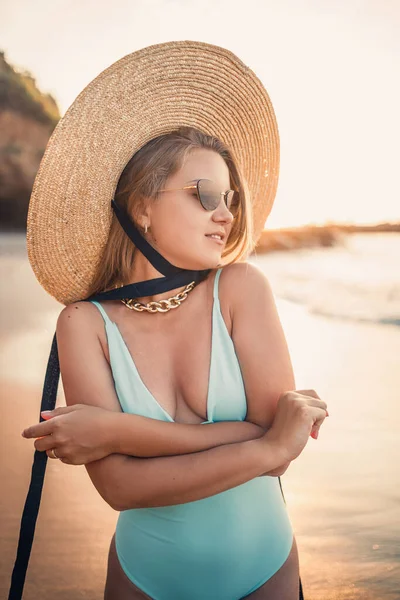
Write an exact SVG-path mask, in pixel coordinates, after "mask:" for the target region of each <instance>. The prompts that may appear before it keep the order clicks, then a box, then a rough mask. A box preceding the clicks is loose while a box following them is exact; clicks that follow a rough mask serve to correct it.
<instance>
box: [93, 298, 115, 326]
mask: <svg viewBox="0 0 400 600" xmlns="http://www.w3.org/2000/svg"><path fill="white" fill-rule="evenodd" d="M89 302H91V303H92V304H95V305H96V306H97V308H98V309H99V311H100V312H101V314H102V316H103V319H104V322H105V323H106V324H107V323H110V324H111V323H112V321H111V319H110V317H109V316H108V314H107V313H106V311H105V310H104V308H103V307H102V305H101V304H100V302H97V301H96V300H89Z"/></svg>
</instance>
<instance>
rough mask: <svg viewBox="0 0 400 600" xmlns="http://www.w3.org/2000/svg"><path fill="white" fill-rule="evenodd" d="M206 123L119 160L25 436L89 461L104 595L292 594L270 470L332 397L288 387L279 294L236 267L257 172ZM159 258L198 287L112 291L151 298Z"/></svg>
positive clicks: (285, 525)
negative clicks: (107, 528) (104, 226)
mask: <svg viewBox="0 0 400 600" xmlns="http://www.w3.org/2000/svg"><path fill="white" fill-rule="evenodd" d="M171 44H177V45H178V46H171ZM171 44H170V45H169V48H170V49H171V50H173V51H176V47H178V48H180V49H184V48H183V45H184V44H186V45H187V44H189V48H190V49H191V50H193V47H191V46H190V44H198V43H195V42H191V43H188V42H178V43H171ZM198 45H199V46H200V47H201V52H203V53H204V52H206V50H205V48H204V46H205V45H203V44H198ZM160 46H162V45H159V47H160ZM164 46H167V45H164ZM169 48H164V51H165V54H164V60H166V57H167V55H168V52H167V51H168V49H169ZM209 48H210V51H211V50H212V49H213V48H215V47H209ZM219 50H220V49H219ZM188 62H189V60H188ZM191 66H193V62H192V63H191ZM163 72H164V73H165V70H164V71H163ZM197 93H199V91H198V90H197ZM182 120H183V119H182ZM203 129H207V127H205V126H204V125H203ZM208 129H209V131H210V133H209V132H207V133H205V132H204V130H201V129H199V128H197V127H193V126H188V125H187V123H186V124H185V123H184V125H183V126H180V127H174V128H172V129H171V130H170V131H168V132H166V133H162V134H161V135H157V136H154V137H151V138H150V139H149V140H148V141H147V142H146V143H145V144H142V145H140V147H139V149H138V150H137V151H136V152H135V153H134V154H133V156H132V157H131V159H130V160H129V161H128V162H127V164H126V165H125V167H124V169H123V171H122V174H121V175H120V176H119V178H118V181H117V185H116V189H115V204H114V205H113V208H114V211H115V216H116V217H117V218H115V219H113V220H112V222H111V225H110V228H109V232H108V237H107V240H106V243H105V245H104V246H103V247H102V253H101V261H100V262H98V264H97V265H96V269H95V270H94V272H93V277H91V280H90V285H89V286H88V287H86V292H87V294H85V295H83V294H81V300H78V301H70V302H65V304H67V306H66V308H64V309H63V310H62V312H61V314H60V316H59V319H58V322H57V343H58V353H59V360H60V369H61V374H62V379H63V386H64V392H65V398H66V403H67V405H68V406H67V408H59V409H56V410H55V411H52V412H51V413H49V414H47V416H46V419H48V420H46V422H44V423H40V424H39V425H34V426H32V427H30V428H28V430H26V431H25V435H26V437H39V439H37V440H36V441H35V448H36V449H37V450H39V451H41V452H43V451H46V453H47V455H48V456H49V457H51V458H58V459H60V460H62V461H63V462H65V463H69V464H85V467H86V469H87V471H88V473H89V476H90V478H91V480H92V482H93V484H94V485H95V487H96V488H97V490H98V491H99V493H100V494H101V496H102V497H103V498H104V500H105V501H106V502H108V504H109V505H110V506H111V507H113V508H114V509H115V510H118V511H120V515H119V518H118V523H117V528H116V532H115V535H114V536H113V538H112V540H111V545H110V551H109V561H108V571H107V580H106V586H105V593H104V598H105V599H106V600H111V599H112V600H123V599H124V600H125V599H126V600H129V599H136V598H154V599H157V600H167V599H175V600H178V599H185V600H186V599H193V600H198V599H199V600H200V599H204V598H207V599H208V598H210V599H211V598H215V599H218V600H224V599H228V598H237V599H238V600H239V598H252V599H261V598H263V599H267V598H268V599H270V598H271V599H272V598H279V599H281V600H295V599H296V600H297V598H298V597H299V562H298V555H297V548H296V542H295V538H294V536H293V531H292V527H291V523H290V520H289V517H288V514H287V511H286V507H285V504H284V500H283V498H282V494H281V491H280V488H279V480H278V476H279V475H281V474H283V473H284V472H285V470H286V468H287V467H288V465H289V464H290V462H291V460H293V459H295V458H297V456H299V454H300V453H301V451H302V450H303V448H304V446H305V444H306V443H307V439H308V437H309V435H310V434H312V435H317V433H318V430H319V428H320V426H321V424H322V422H323V420H324V418H325V416H326V414H327V413H326V403H325V402H323V401H322V400H320V399H319V398H318V395H317V394H316V393H315V392H314V391H313V390H300V391H297V392H296V391H294V387H295V383H294V377H293V372H292V367H291V363H290V358H289V354H288V349H287V345H286V341H285V338H284V334H283V331H282V328H281V325H280V322H279V318H278V315H277V311H276V307H275V304H274V300H273V295H272V291H271V289H270V286H269V284H268V281H267V279H266V277H265V276H264V274H263V273H262V272H261V271H260V270H258V269H257V268H256V267H254V266H253V265H251V264H249V263H247V262H246V261H245V259H246V257H247V255H248V253H249V251H251V249H252V248H253V247H254V244H255V236H254V234H253V233H252V232H253V231H254V230H255V227H254V225H256V227H258V228H260V222H259V220H258V221H257V223H255V222H253V221H255V219H254V215H255V214H256V211H255V209H254V199H252V197H251V195H250V193H249V191H248V189H247V182H248V180H249V173H247V172H246V169H244V173H245V175H243V172H242V165H243V162H242V163H240V161H239V160H238V159H237V158H236V156H237V153H236V154H235V153H234V152H233V151H232V148H231V147H229V146H228V145H227V144H226V143H224V142H223V141H222V140H221V139H220V137H218V136H216V135H213V134H212V129H213V128H212V126H211V124H210V126H209V127H208ZM235 131H236V130H235V128H234V126H233V125H232V126H231V133H232V136H234V135H235ZM248 132H250V127H249V130H248ZM254 135H255V137H257V135H256V134H254ZM226 138H227V139H229V135H226ZM120 160H122V159H120ZM125 162H126V161H125ZM114 170H115V167H114ZM98 175H99V176H101V173H100V172H98ZM251 187H252V186H250V188H251ZM269 209H270V206H269ZM119 211H122V213H121V212H119ZM124 215H126V216H127V218H128V224H127V222H126V220H124ZM258 216H259V217H260V216H261V215H260V213H259V214H258ZM129 223H130V224H131V228H129V227H130V225H129ZM121 225H122V228H121ZM123 229H124V230H125V231H123ZM128 232H130V233H131V234H132V235H133V236H134V240H135V242H136V248H135V247H133V245H132V243H131V241H132V239H133V238H132V237H131V235H130V234H129V233H128ZM127 233H128V235H126V234H127ZM129 238H130V239H129ZM140 238H141V239H140ZM70 247H71V248H72V245H70ZM86 256H88V253H87V254H86ZM226 257H228V260H227V259H226ZM163 261H166V262H167V264H168V265H169V266H170V267H173V266H174V265H179V267H178V270H179V272H182V273H183V272H185V273H186V274H196V276H195V278H194V280H193V282H189V283H188V284H187V285H176V286H175V287H172V286H173V283H171V282H173V281H175V282H176V281H177V279H175V280H173V277H174V276H176V275H177V274H176V273H174V274H173V273H172V271H171V273H170V275H169V278H170V287H168V290H165V291H163V290H161V289H160V288H159V287H158V288H155V291H154V292H153V293H150V292H149V291H148V292H147V293H142V294H140V295H139V294H137V295H136V297H135V298H134V299H133V300H132V299H130V300H128V299H127V298H128V297H126V298H122V297H120V298H117V297H116V296H115V295H114V296H113V297H111V299H108V298H109V296H104V292H106V291H107V290H113V292H115V291H116V288H117V290H120V289H128V286H129V285H132V284H137V282H140V283H138V284H137V285H139V286H142V287H141V290H142V291H143V290H144V289H146V290H150V288H149V287H147V288H145V287H144V286H143V285H142V284H145V283H146V284H148V283H149V282H150V281H159V279H158V278H159V276H160V275H161V274H162V273H164V272H165V271H164V270H163V269H162V268H161V267H164V266H165V265H164V263H163ZM160 265H161V266H160ZM173 268H175V267H173ZM172 270H173V269H172ZM198 274H199V275H198ZM178 275H179V273H178ZM197 275H198V276H197ZM60 287H61V284H60ZM82 289H83V288H82ZM102 294H103V295H102ZM171 296H172V298H171ZM60 297H61V293H60ZM138 297H140V298H141V302H139V301H138V300H137V298H138ZM99 298H101V299H102V302H100V301H99ZM112 298H116V299H112ZM129 298H132V296H130V297H129ZM65 299H66V298H65V295H64V296H63V300H65ZM82 300H84V301H82ZM155 303H156V304H155ZM157 303H160V304H157ZM157 307H158V308H159V309H160V310H156V308H157ZM172 308H174V309H175V310H172ZM200 425H201V426H202V427H200Z"/></svg>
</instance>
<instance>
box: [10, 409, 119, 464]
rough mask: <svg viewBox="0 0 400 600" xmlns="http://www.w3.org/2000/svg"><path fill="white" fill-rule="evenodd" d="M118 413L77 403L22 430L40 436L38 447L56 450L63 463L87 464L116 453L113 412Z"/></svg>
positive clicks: (37, 442) (56, 410) (25, 433)
mask: <svg viewBox="0 0 400 600" xmlns="http://www.w3.org/2000/svg"><path fill="white" fill-rule="evenodd" d="M116 414H118V413H117V412H114V411H111V410H106V409H104V408H100V407H98V406H90V405H87V404H74V405H72V406H65V407H60V408H56V409H54V410H52V411H49V412H47V413H46V412H43V413H42V417H43V418H44V419H46V420H45V421H43V422H41V423H38V424H36V425H31V426H30V427H28V428H27V429H25V430H24V431H23V433H22V435H23V437H25V438H37V439H36V440H35V443H34V446H35V448H36V450H39V451H41V452H44V451H46V453H47V456H50V450H51V449H55V451H56V454H57V456H58V457H59V458H60V460H61V461H62V462H63V463H67V464H70V465H85V464H87V463H89V462H92V461H94V460H99V459H101V458H104V457H105V456H108V455H109V454H113V452H114V449H113V435H112V433H113V428H112V424H113V415H114V416H115V415H116Z"/></svg>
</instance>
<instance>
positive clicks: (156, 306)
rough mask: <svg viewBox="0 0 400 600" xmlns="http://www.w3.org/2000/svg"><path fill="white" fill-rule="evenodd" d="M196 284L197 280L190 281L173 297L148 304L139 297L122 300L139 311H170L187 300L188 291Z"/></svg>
mask: <svg viewBox="0 0 400 600" xmlns="http://www.w3.org/2000/svg"><path fill="white" fill-rule="evenodd" d="M195 285H196V282H195V281H192V282H191V283H188V285H187V286H186V287H185V289H184V290H183V291H182V292H179V293H178V294H176V295H175V296H172V298H167V299H165V300H159V301H152V302H148V303H147V304H143V303H142V302H139V301H138V299H137V298H125V299H123V300H121V302H122V303H123V304H125V306H127V307H128V308H129V309H130V310H137V311H138V312H143V311H144V310H145V311H147V312H151V313H155V312H162V313H164V312H168V311H169V310H171V309H172V308H178V306H180V304H181V302H183V301H184V300H186V298H187V296H188V293H189V292H190V291H191V290H192V289H193V288H194V286H195Z"/></svg>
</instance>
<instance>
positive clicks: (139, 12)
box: [0, 0, 400, 228]
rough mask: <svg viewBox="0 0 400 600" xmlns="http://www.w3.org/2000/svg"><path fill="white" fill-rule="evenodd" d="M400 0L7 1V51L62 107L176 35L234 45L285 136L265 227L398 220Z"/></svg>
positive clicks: (3, 37) (2, 12) (2, 8)
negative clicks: (118, 65) (128, 58)
mask: <svg viewBox="0 0 400 600" xmlns="http://www.w3.org/2000/svg"><path fill="white" fill-rule="evenodd" d="M399 31H400V2H398V0H279V1H278V0H258V1H255V0H246V1H245V2H243V1H242V2H239V1H238V0H202V1H201V2H199V1H198V0H113V2H110V1H108V0H107V1H105V0H35V2H33V3H32V2H30V1H28V0H2V3H1V5H0V50H2V51H4V52H5V55H6V59H7V60H8V62H10V63H11V64H13V65H14V66H15V67H16V68H17V69H19V70H28V71H30V73H31V74H32V75H33V77H34V78H35V79H36V82H37V85H38V87H39V88H40V89H41V91H42V92H44V93H51V94H52V95H53V96H54V97H55V99H56V101H57V103H58V106H59V108H60V112H61V114H64V113H65V111H66V110H67V108H68V107H69V106H70V105H71V104H72V102H73V101H74V100H75V98H76V96H77V95H78V94H79V93H80V92H81V90H82V89H83V88H84V87H85V86H86V85H87V84H88V83H89V82H90V81H91V80H92V79H94V78H95V77H96V76H97V75H98V74H99V73H100V72H101V71H102V70H104V69H105V68H107V67H108V66H109V65H111V64H112V63H113V62H115V61H117V60H119V59H120V58H122V57H123V56H125V55H126V54H129V53H131V52H134V51H135V50H138V49H140V48H143V47H145V46H149V45H151V44H156V43H161V42H166V41H170V40H199V41H203V42H208V43H211V44H216V45H219V46H223V47H225V48H227V49H229V50H231V51H232V52H234V53H235V54H236V55H237V56H238V57H239V58H240V59H241V60H242V61H243V62H244V63H245V64H246V65H247V66H249V67H250V68H251V69H252V70H253V71H254V72H255V73H256V75H257V76H258V77H259V78H260V80H261V81H262V82H263V84H264V86H265V88H266V89H267V91H268V94H269V96H270V98H271V101H272V104H273V106H274V110H275V114H276V118H277V122H278V127H279V133H280V142H281V158H280V177H279V184H278V190H277V194H276V198H275V202H274V206H273V209H272V211H271V214H270V216H269V218H268V220H267V223H266V227H267V228H269V227H271V228H275V227H292V226H299V225H303V224H326V223H328V222H340V223H361V224H364V223H375V222H382V221H389V222H395V221H396V222H399V221H400V183H399V158H400V150H399V140H400V116H399V115H400V111H399V106H400V76H399V66H400V35H399Z"/></svg>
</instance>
